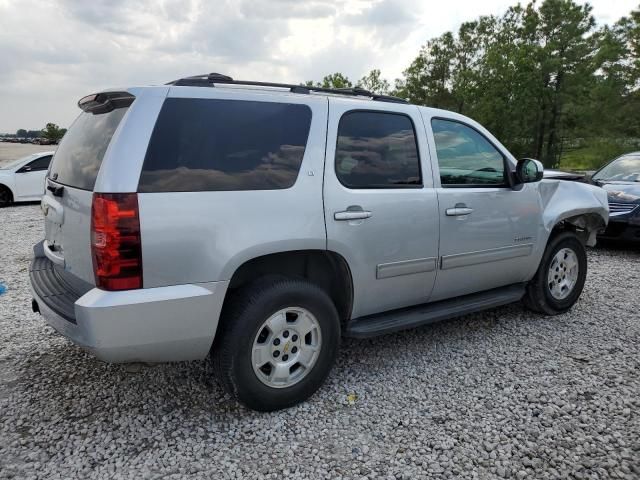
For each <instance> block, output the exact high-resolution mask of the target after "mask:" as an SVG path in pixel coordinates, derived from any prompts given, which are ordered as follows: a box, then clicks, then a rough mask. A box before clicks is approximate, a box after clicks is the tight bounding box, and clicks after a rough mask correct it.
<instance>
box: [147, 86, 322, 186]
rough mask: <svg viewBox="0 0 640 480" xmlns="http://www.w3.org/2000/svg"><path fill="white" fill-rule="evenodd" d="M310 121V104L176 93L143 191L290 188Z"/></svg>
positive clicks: (163, 117)
mask: <svg viewBox="0 0 640 480" xmlns="http://www.w3.org/2000/svg"><path fill="white" fill-rule="evenodd" d="M310 126H311V109H310V108H309V107H308V106H306V105H299V104H286V103H273V102H254V101H238V100H217V99H193V98H168V99H167V100H166V101H165V103H164V105H163V107H162V110H161V111H160V115H159V117H158V121H157V123H156V126H155V128H154V130H153V134H152V136H151V141H150V143H149V148H148V149H147V155H146V157H145V160H144V166H143V168H142V174H141V176H140V184H139V186H138V191H140V192H186V191H227V190H276V189H283V188H289V187H291V186H292V185H293V184H294V183H295V181H296V178H297V177H298V171H299V170H300V164H301V163H302V157H303V156H304V150H305V147H306V144H307V138H308V136H309V127H310Z"/></svg>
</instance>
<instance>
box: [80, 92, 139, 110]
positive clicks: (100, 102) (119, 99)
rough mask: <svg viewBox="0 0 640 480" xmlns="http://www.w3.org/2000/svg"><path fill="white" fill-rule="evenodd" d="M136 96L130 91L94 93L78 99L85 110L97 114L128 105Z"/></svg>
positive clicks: (81, 107)
mask: <svg viewBox="0 0 640 480" xmlns="http://www.w3.org/2000/svg"><path fill="white" fill-rule="evenodd" d="M135 98H136V97H135V96H134V95H131V94H130V93H129V92H102V93H92V94H91V95H87V96H86V97H82V98H81V99H80V100H78V107H80V109H81V110H82V111H84V112H88V113H92V114H94V115H97V114H100V113H107V112H110V111H112V110H115V109H116V108H124V107H128V106H129V105H131V104H132V103H133V101H134V100H135Z"/></svg>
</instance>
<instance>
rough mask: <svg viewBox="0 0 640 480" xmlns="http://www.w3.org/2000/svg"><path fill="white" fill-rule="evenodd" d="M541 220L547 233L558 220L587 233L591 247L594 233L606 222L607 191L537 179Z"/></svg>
mask: <svg viewBox="0 0 640 480" xmlns="http://www.w3.org/2000/svg"><path fill="white" fill-rule="evenodd" d="M538 191H539V192H540V201H541V203H542V222H543V226H544V229H545V231H546V233H547V234H548V235H551V231H552V230H553V229H554V228H555V227H556V225H558V224H559V223H561V222H567V223H570V224H572V225H574V226H576V227H577V228H579V229H581V230H584V231H585V232H586V243H587V245H589V246H593V245H595V243H596V235H597V233H598V232H599V231H600V230H602V229H604V228H605V227H606V226H607V223H608V222H609V203H608V201H607V193H606V192H605V191H604V190H603V189H601V188H599V187H596V186H594V185H587V184H584V183H576V182H568V181H564V180H551V179H549V180H543V181H541V182H540V186H539V190H538Z"/></svg>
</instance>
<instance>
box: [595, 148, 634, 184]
mask: <svg viewBox="0 0 640 480" xmlns="http://www.w3.org/2000/svg"><path fill="white" fill-rule="evenodd" d="M593 180H611V181H618V182H640V156H635V155H627V156H624V157H620V158H619V159H617V160H614V161H613V162H611V163H610V164H609V165H607V166H606V167H604V168H603V169H602V170H600V171H599V172H598V173H596V174H595V175H594V176H593Z"/></svg>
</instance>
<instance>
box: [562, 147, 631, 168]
mask: <svg viewBox="0 0 640 480" xmlns="http://www.w3.org/2000/svg"><path fill="white" fill-rule="evenodd" d="M637 150H640V139H632V140H631V139H625V140H621V141H611V140H592V141H588V142H584V143H582V144H581V145H579V146H576V147H573V148H566V150H565V151H564V153H563V154H562V156H561V157H560V168H561V169H562V170H597V169H598V168H600V167H601V166H603V165H604V164H605V163H607V162H609V161H610V160H613V159H614V158H615V157H617V156H619V155H622V154H623V153H627V152H632V151H637Z"/></svg>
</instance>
